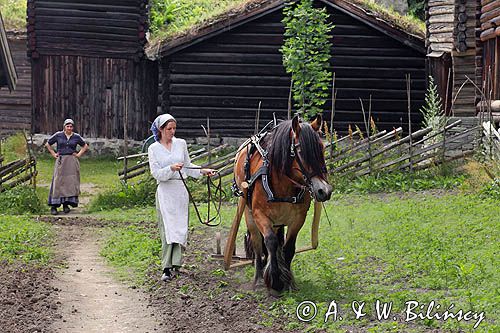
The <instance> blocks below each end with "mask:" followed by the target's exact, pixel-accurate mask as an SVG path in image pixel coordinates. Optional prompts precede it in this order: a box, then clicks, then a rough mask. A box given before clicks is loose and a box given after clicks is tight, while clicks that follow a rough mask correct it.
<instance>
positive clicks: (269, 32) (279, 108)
mask: <svg viewBox="0 0 500 333" xmlns="http://www.w3.org/2000/svg"><path fill="white" fill-rule="evenodd" d="M328 3H330V2H328ZM326 8H327V11H328V13H329V14H330V18H331V20H332V23H333V24H334V25H335V28H334V29H333V31H332V36H333V38H332V45H333V46H332V50H331V52H332V53H331V54H332V62H331V65H332V71H333V72H335V75H336V82H335V87H336V89H337V99H336V103H335V110H336V111H335V117H334V124H335V125H334V127H335V129H336V130H337V131H338V132H339V133H347V130H348V127H349V125H352V126H353V127H354V126H355V125H357V126H360V127H362V126H363V116H362V113H361V112H360V111H361V106H360V101H359V98H362V99H363V101H364V102H365V105H367V104H368V101H369V99H370V96H371V109H372V114H373V117H374V120H375V121H376V122H377V125H378V126H379V127H380V128H381V129H387V130H392V129H393V128H397V127H399V126H400V125H401V123H407V120H408V115H407V95H406V81H405V75H406V74H408V73H409V74H411V80H412V96H411V107H412V116H411V117H412V122H413V123H419V122H420V119H421V115H420V113H419V112H418V110H419V108H420V106H421V105H422V104H423V100H424V93H425V84H426V83H425V82H426V73H425V55H424V54H425V49H424V45H423V42H422V41H421V40H419V41H414V40H413V41H412V40H411V39H409V38H408V39H404V38H403V37H404V36H402V35H403V34H402V33H401V36H400V38H395V37H394V34H393V31H389V29H388V28H387V27H386V26H383V25H382V23H380V20H379V21H377V22H374V21H372V20H369V18H368V17H367V16H366V15H365V16H363V15H362V14H361V13H360V14H358V13H356V15H355V14H354V13H353V12H352V11H350V9H349V10H347V9H345V8H341V7H336V6H333V5H328V6H326ZM353 10H354V9H353ZM282 20H283V15H282V11H281V8H280V7H274V8H271V9H269V10H267V11H265V12H261V13H260V14H259V15H256V16H255V17H252V18H249V17H245V20H244V21H241V22H243V23H242V24H239V25H238V24H236V25H234V24H231V25H230V24H228V25H227V26H226V29H224V30H223V31H222V32H221V33H218V34H214V35H212V36H210V37H207V36H203V35H200V36H199V37H198V38H196V37H193V38H191V39H189V40H188V41H185V42H183V43H177V44H175V43H172V47H170V48H168V49H165V50H164V52H163V53H162V54H161V60H160V65H161V71H160V72H161V78H160V81H161V87H162V88H161V98H160V100H161V106H162V110H163V112H169V113H171V114H173V115H174V116H175V117H176V119H177V120H178V123H179V128H178V132H179V135H180V136H183V137H193V136H204V134H203V130H202V128H201V126H200V124H204V123H205V121H206V118H207V117H210V126H211V130H212V133H213V134H214V135H221V136H237V137H246V136H248V135H250V134H252V133H254V128H255V119H256V114H257V113H258V111H259V110H260V128H262V126H264V125H265V124H266V123H267V122H269V120H271V119H272V118H273V113H274V114H275V115H276V118H278V119H286V117H287V109H288V97H289V91H290V77H289V75H288V74H287V73H286V72H285V69H284V67H283V64H282V54H281V52H280V48H281V47H282V45H283V34H284V26H283V23H282ZM324 109H325V110H326V111H325V113H324V117H325V119H330V110H332V105H331V101H328V102H327V103H326V105H325V106H324Z"/></svg>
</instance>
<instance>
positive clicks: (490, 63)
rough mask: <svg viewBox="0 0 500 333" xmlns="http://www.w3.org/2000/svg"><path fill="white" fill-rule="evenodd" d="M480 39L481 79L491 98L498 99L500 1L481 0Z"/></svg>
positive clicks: (499, 93)
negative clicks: (481, 45)
mask: <svg viewBox="0 0 500 333" xmlns="http://www.w3.org/2000/svg"><path fill="white" fill-rule="evenodd" d="M480 23H481V27H480V29H479V30H480V39H481V41H482V42H483V48H484V49H483V52H482V53H483V58H482V60H483V64H482V65H483V68H482V69H483V71H482V79H483V81H484V82H486V88H487V89H488V90H492V91H493V96H492V97H493V99H494V100H500V83H499V82H498V81H499V80H500V77H499V76H500V69H499V68H500V67H499V66H500V65H499V62H500V47H499V46H498V45H500V44H499V43H500V1H498V0H481V12H480Z"/></svg>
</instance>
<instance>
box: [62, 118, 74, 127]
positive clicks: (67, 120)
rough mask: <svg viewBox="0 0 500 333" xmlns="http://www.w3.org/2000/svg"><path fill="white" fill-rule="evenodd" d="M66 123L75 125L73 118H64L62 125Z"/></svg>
mask: <svg viewBox="0 0 500 333" xmlns="http://www.w3.org/2000/svg"><path fill="white" fill-rule="evenodd" d="M68 124H71V125H75V122H74V121H73V119H70V118H68V119H66V120H65V121H64V125H63V126H66V125H68Z"/></svg>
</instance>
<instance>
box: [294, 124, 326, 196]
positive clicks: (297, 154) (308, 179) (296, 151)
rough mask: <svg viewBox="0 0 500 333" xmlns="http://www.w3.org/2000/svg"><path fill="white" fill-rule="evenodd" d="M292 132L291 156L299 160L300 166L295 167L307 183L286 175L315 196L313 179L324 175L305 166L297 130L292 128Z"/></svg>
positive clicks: (296, 184)
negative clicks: (308, 169)
mask: <svg viewBox="0 0 500 333" xmlns="http://www.w3.org/2000/svg"><path fill="white" fill-rule="evenodd" d="M291 132H292V138H291V139H292V143H291V144H290V158H292V160H293V159H295V160H297V164H298V165H299V167H298V168H296V167H295V169H296V170H299V171H300V173H301V174H302V179H303V180H304V182H305V184H300V183H299V182H297V181H296V180H294V179H292V178H290V177H289V176H286V177H287V178H288V179H289V180H290V181H291V182H292V183H293V184H294V185H295V186H297V187H299V188H305V189H307V190H308V191H309V193H310V194H311V196H313V197H314V191H313V188H312V186H313V185H312V179H313V178H314V177H316V176H321V178H323V176H322V175H320V174H317V173H312V172H308V171H307V169H306V168H305V166H304V160H303V158H302V155H301V147H300V142H299V140H298V138H297V134H295V131H293V130H291ZM324 173H326V168H325V170H324Z"/></svg>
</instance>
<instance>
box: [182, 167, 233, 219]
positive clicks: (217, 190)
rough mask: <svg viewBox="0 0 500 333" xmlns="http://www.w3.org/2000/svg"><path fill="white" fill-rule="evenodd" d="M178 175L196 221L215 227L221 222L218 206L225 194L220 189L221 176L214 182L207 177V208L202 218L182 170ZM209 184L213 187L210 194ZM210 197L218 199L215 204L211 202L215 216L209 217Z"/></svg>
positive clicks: (219, 206)
mask: <svg viewBox="0 0 500 333" xmlns="http://www.w3.org/2000/svg"><path fill="white" fill-rule="evenodd" d="M184 168H186V169H198V170H199V169H201V167H184ZM178 172H179V176H180V178H181V181H182V183H183V184H184V187H185V188H186V191H187V193H188V195H189V200H191V202H192V203H193V206H194V210H195V212H196V216H197V217H198V221H200V223H201V224H203V225H206V226H208V227H216V226H218V225H219V224H221V222H222V218H221V214H220V208H221V205H222V199H223V197H224V196H225V195H226V193H225V192H224V190H223V189H222V177H219V181H218V183H217V185H216V184H214V182H213V181H212V179H211V178H210V177H207V195H208V208H207V218H206V219H203V218H202V217H201V213H200V210H199V209H198V205H197V204H196V201H195V200H194V198H193V195H192V194H191V191H190V190H189V187H188V186H187V183H186V180H185V178H184V176H183V175H182V172H181V171H180V170H179V171H178ZM211 186H213V187H215V192H214V193H213V194H212V191H211V188H210V187H211ZM212 198H214V199H215V200H217V201H218V203H217V204H215V203H214V204H213V205H214V208H215V212H216V214H215V216H214V217H212V218H210V206H211V205H212ZM217 219H219V222H217V223H213V222H214V221H215V220H217Z"/></svg>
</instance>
